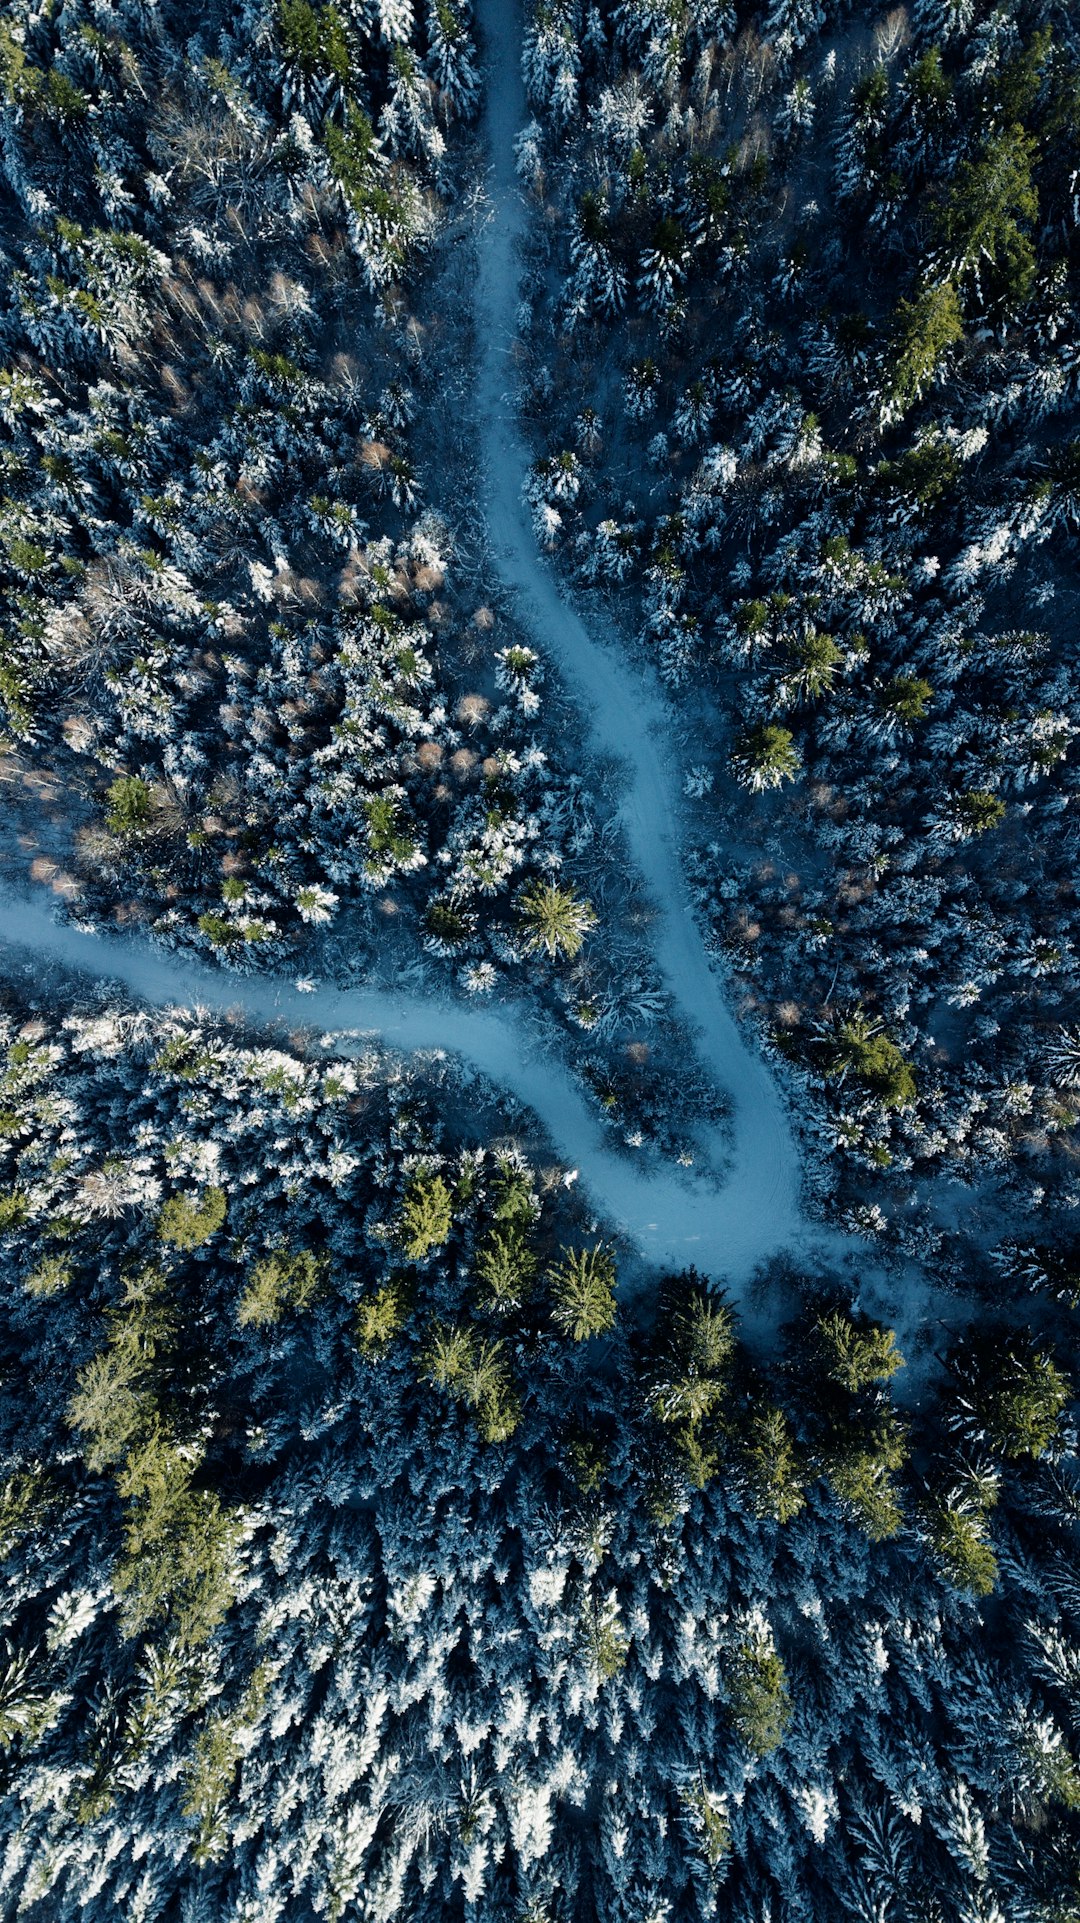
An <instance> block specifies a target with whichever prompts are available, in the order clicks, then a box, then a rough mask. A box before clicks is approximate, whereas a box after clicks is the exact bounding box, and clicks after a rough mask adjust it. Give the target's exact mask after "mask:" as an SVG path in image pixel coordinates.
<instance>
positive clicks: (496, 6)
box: [0, 0, 858, 1290]
mask: <svg viewBox="0 0 1080 1923" xmlns="http://www.w3.org/2000/svg"><path fill="white" fill-rule="evenodd" d="M477 11H478V15H479V23H480V26H481V28H482V31H483V34H484V38H485V42H486V46H487V52H488V55H489V60H490V75H489V87H488V95H487V110H486V131H487V136H488V141H489V145H490V152H491V155H492V163H493V164H492V171H491V211H490V215H489V217H488V218H487V220H486V222H485V224H484V225H483V227H482V229H481V232H480V234H479V236H478V263H477V266H478V272H477V278H476V283H475V284H476V300H477V313H478V323H479V324H478V337H479V342H480V353H479V374H478V391H477V411H478V417H479V421H480V424H481V425H480V445H481V450H482V456H483V466H484V479H483V491H484V502H485V508H486V516H487V523H488V531H489V537H490V543H491V549H492V556H493V560H494V563H495V565H496V567H497V569H498V572H499V574H500V576H501V578H502V580H503V582H504V583H505V585H506V587H507V588H508V589H509V590H510V591H511V593H512V594H513V596H514V597H515V600H516V603H517V606H518V609H519V612H520V616H521V619H522V621H523V623H524V625H525V627H526V628H527V629H528V631H529V632H530V633H531V635H532V637H533V639H534V640H535V642H536V644H537V646H538V648H539V649H540V650H541V652H542V654H543V655H545V656H546V657H547V658H548V659H549V660H551V661H552V662H554V663H555V664H556V665H557V667H558V669H559V671H560V673H561V674H562V675H563V677H564V679H565V681H566V683H567V685H568V687H569V688H570V689H571V690H576V693H577V696H578V699H579V701H580V703H581V707H582V710H583V712H584V713H585V714H586V715H588V716H589V718H590V723H591V728H592V733H593V738H594V741H595V745H596V747H597V749H598V750H599V751H601V752H603V753H605V754H608V755H614V756H616V757H617V758H618V759H619V760H620V761H622V762H624V763H625V765H626V786H625V792H624V798H623V801H622V806H621V817H622V822H623V826H624V829H625V832H626V836H627V839H628V842H629V846H630V850H631V853H632V856H633V859H634V861H635V862H636V863H637V865H638V867H639V869H640V871H641V874H642V876H643V877H644V880H645V882H646V885H647V887H648V890H649V892H650V894H651V896H652V899H653V902H654V904H655V907H656V909H657V911H658V914H657V918H656V921H655V923H654V924H653V927H654V931H655V932H654V942H655V956H656V960H657V962H658V964H659V967H660V968H661V970H662V972H663V976H664V979H665V981H666V983H667V985H668V987H669V989H670V991H671V993H672V995H673V997H674V999H675V1002H676V1004H677V1006H678V1009H679V1010H680V1012H681V1014H682V1016H683V1019H684V1020H685V1023H686V1025H687V1028H688V1030H689V1031H690V1033H691V1035H692V1037H693V1039H694V1043H695V1046H696V1048H697V1051H698V1054H699V1057H700V1059H701V1061H702V1063H703V1064H704V1065H705V1067H706V1068H707V1069H708V1071H709V1072H710V1074H711V1075H712V1076H713V1077H714V1079H715V1081H716V1083H717V1085H718V1086H719V1087H720V1088H722V1089H723V1090H725V1091H726V1092H727V1093H728V1095H729V1097H730V1099H731V1102H732V1105H733V1131H734V1148H733V1153H732V1154H731V1155H730V1156H729V1154H728V1150H729V1137H728V1132H727V1131H728V1124H727V1123H726V1122H725V1123H724V1124H723V1125H718V1126H716V1127H715V1128H714V1129H713V1130H712V1138H711V1141H710V1149H711V1151H712V1156H713V1161H714V1163H715V1166H716V1168H718V1169H719V1168H723V1169H724V1180H723V1182H722V1184H718V1183H717V1181H716V1180H715V1178H714V1177H712V1176H710V1175H708V1174H703V1175H695V1176H693V1177H691V1175H690V1174H689V1173H688V1172H687V1171H686V1170H685V1169H681V1168H679V1167H678V1166H675V1165H672V1166H669V1167H664V1166H655V1167H652V1168H649V1169H646V1168H644V1167H642V1165H641V1161H640V1158H637V1159H629V1158H628V1159H623V1158H620V1157H619V1156H617V1155H615V1154H613V1153H612V1151H611V1150H610V1148H609V1147H608V1146H607V1143H606V1141H605V1139H604V1135H603V1129H602V1125H601V1122H600V1120H599V1119H598V1117H596V1116H595V1114H594V1113H593V1111H592V1110H591V1109H590V1108H589V1107H588V1105H587V1103H586V1101H585V1098H584V1096H583V1095H582V1093H581V1091H580V1090H579V1088H578V1087H577V1086H576V1085H575V1084H574V1082H573V1081H572V1079H571V1077H570V1075H569V1074H568V1072H567V1070H566V1068H565V1067H564V1066H563V1065H562V1064H561V1063H560V1062H559V1061H557V1060H556V1059H555V1058H554V1057H553V1055H551V1054H550V1053H549V1052H548V1051H546V1050H545V1049H544V1048H543V1047H542V1046H541V1045H540V1044H538V1043H537V1041H536V1040H535V1038H534V1037H533V1036H532V1035H531V1034H530V1033H529V1032H528V1030H527V1028H526V1025H525V1022H524V1020H523V1018H522V1017H521V1016H520V1015H519V1014H518V1013H517V1012H515V1011H514V1010H513V1009H510V1008H506V1007H481V1006H477V1005H476V1004H475V1003H474V1004H472V1005H470V1006H468V1007H463V1006H459V1005H457V1004H455V1003H453V1002H450V1001H441V1000H437V999H422V998H419V997H417V996H412V995H408V994H405V993H403V992H395V991H393V990H386V989H381V988H377V987H369V988H364V989H357V990H344V989H334V988H330V987H326V986H320V985H316V984H315V983H313V982H310V981H307V980H303V981H302V982H298V983H296V984H295V985H294V986H293V985H289V984H287V983H284V982H280V981H274V980H271V979H268V978H266V977H263V978H252V977H244V978H242V979H241V978H238V977H235V976H227V975H224V974H222V973H220V972H216V971H212V970H210V969H207V968H202V967H200V966H198V965H197V964H196V963H193V962H189V961H180V960H177V959H174V958H167V957H165V956H164V955H163V954H161V953H160V952H159V951H153V950H150V949H148V948H147V947H145V946H142V945H139V946H136V945H134V944H133V943H131V942H130V941H123V940H120V939H118V938H115V937H112V936H103V935H100V934H96V933H94V932H93V931H92V930H87V929H85V928H80V927H76V926H73V925H71V924H66V925H65V924H60V923H58V922H56V921H55V920H54V919H53V918H52V916H51V915H50V914H49V912H48V910H47V908H46V907H45V906H44V905H42V904H40V903H38V902H35V901H28V900H24V899H18V898H16V897H15V896H13V895H10V894H4V893H0V938H2V939H4V940H6V941H8V942H11V943H13V944H16V945H18V946H20V947H24V948H30V949H32V950H34V951H35V952H36V953H37V954H39V955H41V956H42V957H48V958H50V959H52V960H53V961H55V962H59V963H61V964H63V965H64V966H66V967H70V968H73V969H77V970H80V971H82V972H85V973H88V974H91V975H94V976H97V977H99V978H105V979H114V980H116V981H119V982H122V983H123V984H124V985H125V986H126V987H127V988H128V989H129V990H130V991H131V992H132V993H134V994H136V995H138V996H140V997H142V998H143V999H145V1000H147V1001H149V1002H151V1003H157V1004H159V1005H176V1004H179V1005H186V1006H189V1007H201V1008H204V1009H206V1010H207V1011H216V1012H224V1011H227V1010H229V1009H236V1008H240V1009H242V1011H243V1013H244V1014H245V1015H246V1016H247V1017H249V1018H250V1019H251V1020H252V1021H255V1022H274V1021H276V1022H287V1023H289V1024H292V1025H296V1026H301V1027H303V1028H305V1029H308V1030H312V1029H314V1030H318V1029H322V1030H325V1031H327V1032H328V1033H332V1034H333V1035H334V1036H335V1037H336V1038H337V1039H336V1042H335V1046H336V1047H337V1048H338V1049H339V1050H341V1051H343V1052H347V1048H348V1045H349V1039H350V1038H351V1040H352V1043H353V1045H354V1046H356V1047H357V1048H359V1045H360V1044H359V1040H358V1037H359V1036H360V1035H364V1034H367V1035H370V1034H372V1033H374V1034H376V1035H378V1037H379V1039H380V1040H381V1041H382V1043H383V1044H384V1045H385V1046H387V1047H389V1048H392V1049H397V1050H401V1051H414V1050H441V1051H446V1052H452V1053H454V1054H457V1055H460V1056H461V1057H463V1058H464V1059H465V1060H466V1061H468V1062H469V1063H471V1064H472V1066H473V1067H474V1068H475V1069H477V1070H479V1071H480V1072H481V1073H482V1074H483V1075H484V1076H486V1077H488V1078H489V1079H490V1080H491V1081H492V1082H493V1083H494V1084H496V1085H497V1086H501V1087H502V1088H504V1089H506V1090H508V1091H509V1092H510V1093H511V1094H512V1095H514V1096H515V1097H516V1098H517V1099H518V1100H519V1101H520V1102H521V1103H522V1104H523V1105H524V1106H525V1107H527V1108H529V1109H531V1110H532V1111H533V1113H534V1114H535V1115H536V1116H537V1118H538V1119H539V1121H540V1123H541V1124H542V1126H543V1128H544V1130H545V1131H546V1132H547V1134H548V1135H549V1136H550V1138H551V1140H552V1142H553V1143H554V1144H555V1146H556V1149H557V1151H558V1153H559V1155H560V1157H561V1159H562V1161H563V1162H564V1164H565V1165H566V1166H567V1167H568V1168H570V1169H572V1170H574V1171H575V1172H577V1173H579V1174H580V1177H581V1180H582V1181H583V1183H584V1184H585V1185H586V1187H587V1188H588V1190H589V1193H590V1196H591V1198H592V1199H593V1201H594V1202H595V1204H596V1205H597V1207H598V1209H599V1210H600V1211H601V1212H602V1214H603V1215H604V1216H605V1217H606V1218H607V1219H608V1221H609V1222H610V1223H611V1224H612V1225H613V1226H614V1227H617V1228H618V1229H619V1230H621V1231H622V1232H623V1234H624V1235H625V1236H626V1237H627V1238H628V1239H629V1241H630V1242H631V1243H632V1244H633V1245H634V1246H635V1247H636V1248H637V1249H638V1251H639V1252H640V1254H641V1255H642V1257H643V1258H644V1259H645V1260H646V1261H647V1262H648V1263H649V1264H650V1265H652V1266H655V1267H662V1266H666V1265H676V1266H685V1265H687V1264H689V1263H691V1262H692V1263H695V1264H696V1265H697V1266H698V1267H699V1268H701V1269H703V1270H706V1271H708V1272H710V1273H712V1274H714V1275H716V1276H717V1277H723V1278H725V1279H726V1280H727V1281H729V1282H730V1283H731V1284H732V1285H734V1287H735V1288H736V1290H738V1288H739V1286H740V1285H744V1284H745V1283H747V1282H748V1281H749V1279H750V1277H751V1275H752V1273H753V1271H754V1270H755V1269H756V1268H757V1267H758V1266H759V1265H760V1264H761V1263H762V1262H763V1261H765V1260H766V1259H767V1258H768V1257H770V1256H771V1255H774V1254H777V1253H779V1252H780V1251H782V1250H787V1251H789V1252H791V1253H793V1254H794V1253H797V1252H802V1253H809V1252H810V1250H811V1248H814V1249H816V1250H817V1251H818V1252H824V1251H825V1250H826V1249H829V1250H831V1251H832V1252H833V1253H837V1252H839V1250H840V1249H841V1248H843V1249H845V1250H846V1251H848V1252H851V1251H853V1250H854V1249H855V1248H857V1247H858V1244H856V1243H854V1242H853V1241H852V1240H850V1239H848V1238H842V1237H840V1236H837V1235H833V1234H829V1233H828V1232H827V1231H823V1230H822V1229H820V1228H817V1227H814V1226H812V1225H811V1224H810V1223H808V1222H807V1221H806V1219H805V1218H804V1217H803V1215H802V1213H801V1210H800V1206H799V1190H800V1158H799V1152H798V1148H797V1145H796V1142H795V1138H794V1135H793V1132H792V1129H791V1126H790V1122H789V1119H788V1116H787V1114H786V1112H785V1109H784V1105H783V1101H782V1099H781V1096H780V1093H779V1091H778V1089H777V1088H776V1086H775V1084H774V1082H773V1080H772V1078H771V1076H770V1074H769V1072H768V1069H767V1067H766V1065H765V1063H764V1061H763V1060H762V1059H761V1057H760V1056H759V1055H758V1053H757V1052H756V1051H755V1049H754V1048H753V1047H752V1046H751V1045H750V1044H749V1043H748V1041H747V1040H746V1039H745V1037H744V1036H743V1034H742V1033H741V1032H740V1029H739V1026H738V1024H737V1022H736V1021H735V1018H734V1017H733V1015H732V1014H731V1011H730V1009H729V1008H728V1006H727V1003H726V1001H725V995H724V986H723V983H722V981H721V979H720V977H719V975H718V974H717V972H715V971H714V969H713V967H712V966H711V964H710V962H709V959H708V957H707V955H706V953H705V950H704V947H703V945H702V942H701V938H700V936H699V934H698V931H697V928H696V926H695V923H694V918H693V914H692V912H691V906H690V901H689V896H688V892H687V887H686V881H685V877H684V875H683V872H682V867H681V863H680V859H679V845H680V828H681V817H682V808H681V798H680V792H679V791H680V785H681V775H680V759H679V755H678V753H677V752H676V751H675V748H674V745H673V742H672V739H671V715H670V712H669V709H668V707H667V704H666V702H665V700H664V698H663V696H662V694H661V692H660V690H659V688H658V687H657V685H656V684H655V682H646V681H645V679H644V678H643V676H642V674H641V673H639V671H638V670H636V669H631V668H629V667H628V665H627V663H626V661H625V660H624V659H622V658H621V657H620V654H619V652H618V651H617V649H616V647H613V646H608V645H606V644H605V643H604V642H602V641H600V640H598V639H596V638H595V637H594V636H593V635H591V634H590V633H589V631H588V630H587V629H586V627H585V626H584V624H583V623H582V621H581V619H580V618H579V616H578V615H577V613H576V612H575V611H574V609H573V607H572V606H570V604H569V603H568V602H567V601H565V600H564V599H563V598H562V597H561V596H560V594H559V591H558V589H557V587H556V584H555V581H554V579H553V577H552V575H551V574H550V572H549V570H548V568H547V567H546V566H545V564H544V563H543V561H542V560H541V558H540V555H539V553H538V550H537V547H536V543H535V539H534V536H533V532H532V527H531V522H530V515H529V511H528V508H527V507H526V505H525V503H524V501H523V497H522V487H523V483H524V480H525V477H526V475H527V473H528V470H529V465H530V457H529V454H528V452H527V450H526V448H525V446H524V444H523V442H522V441H521V439H520V436H519V434H518V430H517V427H516V424H515V406H514V396H513V380H514V375H513V348H514V340H515V329H516V324H517V320H518V307H519V302H518V265H517V243H518V241H519V239H520V237H521V235H522V233H523V229H524V225H525V220H526V211H525V207H524V204H523V202H522V199H521V196H520V193H519V190H518V184H517V179H516V174H515V162H514V143H515V140H516V138H517V135H518V133H519V130H520V129H521V127H522V126H523V125H524V124H525V119H526V114H525V100H524V90H523V87H522V82H521V77H520V49H521V44H522V39H521V33H522V28H521V21H520V18H519V11H518V7H517V6H516V5H512V4H507V0H480V4H479V6H478V9H477Z"/></svg>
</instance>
